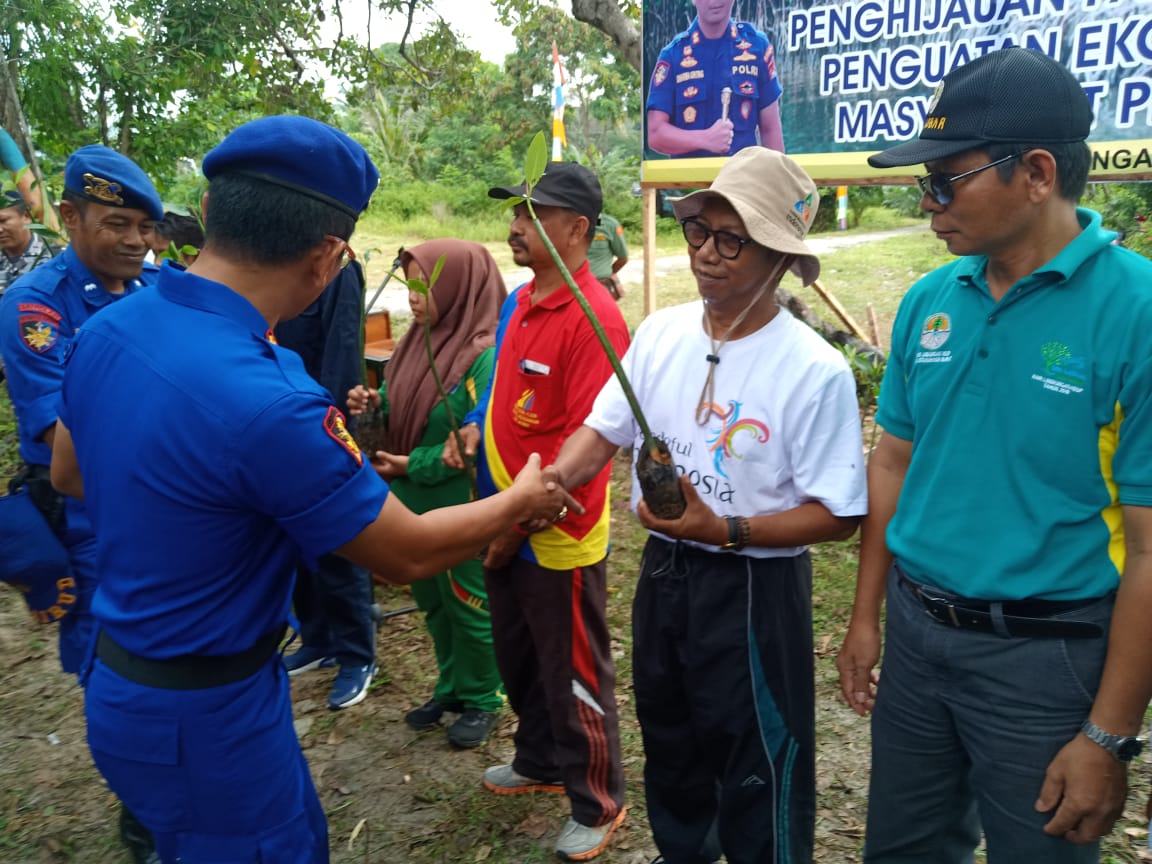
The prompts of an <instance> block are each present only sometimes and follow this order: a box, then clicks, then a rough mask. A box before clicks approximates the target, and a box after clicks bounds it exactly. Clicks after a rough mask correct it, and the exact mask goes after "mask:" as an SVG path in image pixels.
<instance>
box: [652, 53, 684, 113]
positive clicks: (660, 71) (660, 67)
mask: <svg viewBox="0 0 1152 864" xmlns="http://www.w3.org/2000/svg"><path fill="white" fill-rule="evenodd" d="M679 38H680V37H679V36H677V37H676V39H673V40H672V41H671V42H669V43H668V44H667V45H665V46H664V50H663V51H661V52H660V57H659V58H658V59H657V61H656V65H655V66H654V67H653V69H652V80H651V82H649V84H648V105H647V110H648V111H663V112H664V113H665V114H667V115H668V116H669V117H671V116H672V113H673V112H674V111H675V110H676V92H675V91H676V85H675V82H673V81H672V80H670V79H671V78H672V61H673V59H674V57H673V53H674V50H675V48H676V45H677V42H678V41H679Z"/></svg>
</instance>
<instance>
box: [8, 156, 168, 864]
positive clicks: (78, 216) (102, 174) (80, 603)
mask: <svg viewBox="0 0 1152 864" xmlns="http://www.w3.org/2000/svg"><path fill="white" fill-rule="evenodd" d="M60 215H61V217H62V218H63V220H64V225H65V227H67V229H68V233H69V237H70V244H69V246H68V248H67V249H66V250H65V251H64V252H63V253H62V254H61V255H59V256H58V257H56V258H54V259H52V260H50V261H48V262H46V263H44V264H42V265H40V266H39V267H37V268H36V269H35V270H32V271H31V272H30V273H27V274H25V275H24V276H21V277H20V278H19V279H17V280H16V281H15V282H13V283H12V285H11V286H10V287H9V288H8V290H7V291H6V292H5V293H4V296H3V298H2V299H0V353H2V354H3V357H4V365H5V368H6V370H7V374H8V392H9V394H10V395H11V397H12V408H13V410H14V412H15V414H16V425H17V432H18V436H19V440H20V458H21V459H22V460H23V461H24V468H23V471H22V472H21V479H22V481H23V483H24V485H26V486H27V488H28V490H29V493H30V494H31V497H32V498H33V500H34V501H35V502H36V504H37V506H38V507H39V508H40V510H41V512H42V513H43V514H44V515H45V517H46V518H47V519H48V521H49V524H50V525H51V526H52V527H53V529H54V530H55V532H56V534H57V536H58V537H59V538H60V539H61V540H62V541H63V542H64V545H65V546H66V547H67V549H68V557H69V565H70V570H71V573H70V574H69V576H68V578H71V579H72V580H73V583H74V586H75V587H74V592H73V593H74V595H75V599H74V602H73V603H72V605H71V608H70V611H69V612H68V614H67V615H65V616H64V617H63V618H61V619H60V623H59V627H60V665H61V666H62V667H63V669H64V671H65V672H71V673H78V672H79V671H80V667H81V664H82V662H83V660H84V657H85V655H86V653H87V651H88V648H89V646H90V644H91V642H92V639H93V634H94V630H95V627H94V623H93V619H92V616H91V611H90V604H91V601H92V595H93V593H94V592H95V590H96V583H97V579H96V572H95V567H96V541H95V538H94V537H93V534H92V526H91V524H90V523H89V519H88V514H87V513H86V512H85V509H84V504H83V503H82V502H80V501H75V500H67V501H65V500H64V499H62V498H61V497H60V496H59V495H58V494H56V493H55V492H54V491H53V490H52V489H51V487H50V485H49V480H48V469H49V464H50V462H51V459H52V440H53V436H54V431H55V426H56V414H57V400H58V398H59V395H60V387H61V382H62V380H63V378H64V362H63V361H64V357H65V355H66V353H67V351H68V348H69V346H70V345H71V344H72V341H73V340H74V339H75V337H76V333H77V331H78V330H79V329H80V328H81V326H83V325H84V324H85V323H86V322H87V321H88V319H89V318H91V317H92V316H93V315H94V314H96V313H97V312H99V311H100V310H101V309H104V308H105V307H107V306H111V305H113V304H114V303H117V302H119V301H120V300H121V299H122V298H124V297H126V296H128V295H130V294H133V293H134V292H136V291H138V290H139V289H141V288H143V287H144V286H146V285H150V284H151V283H152V282H154V281H155V279H156V273H157V269H156V268H155V267H154V266H153V265H151V264H147V263H145V261H144V256H145V255H146V254H147V253H148V249H149V246H148V240H149V237H150V235H151V232H152V227H153V225H154V223H155V221H156V220H157V219H159V218H161V217H162V216H163V215H164V211H163V207H162V206H161V204H160V196H159V195H157V193H156V187H155V186H153V185H152V181H151V180H149V179H148V176H147V175H146V174H145V173H144V172H143V171H142V170H140V167H139V166H138V165H136V163H135V162H133V161H132V160H131V159H129V158H128V157H127V156H124V155H122V154H120V153H117V152H115V151H114V150H110V149H109V148H107V147H101V146H99V145H90V146H87V147H81V148H80V149H79V150H77V151H76V152H74V153H73V154H72V155H71V156H70V157H68V161H67V163H66V164H65V166H64V195H63V199H62V201H61V202H60ZM121 834H122V836H123V838H124V841H125V843H126V844H127V845H128V846H129V848H130V849H131V850H132V852H133V854H134V855H135V856H136V859H137V861H147V860H148V855H149V853H150V851H151V841H150V840H149V839H148V838H147V835H146V833H144V832H142V831H141V830H140V828H139V826H138V825H136V824H135V823H134V822H133V820H132V818H131V814H128V813H125V814H124V818H123V819H122V822H121Z"/></svg>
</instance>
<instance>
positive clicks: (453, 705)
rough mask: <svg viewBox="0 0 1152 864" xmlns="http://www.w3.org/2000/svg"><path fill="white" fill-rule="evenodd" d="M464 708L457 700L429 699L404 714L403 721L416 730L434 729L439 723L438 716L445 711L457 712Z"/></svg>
mask: <svg viewBox="0 0 1152 864" xmlns="http://www.w3.org/2000/svg"><path fill="white" fill-rule="evenodd" d="M463 710H464V706H463V705H461V704H460V703H459V702H440V701H438V700H436V699H429V700H428V701H427V702H425V703H424V704H423V705H421V706H420V707H419V708H413V709H412V710H411V711H409V712H408V713H407V714H405V715H404V722H405V723H407V724H408V725H409V726H410V727H411V728H413V729H415V730H416V731H417V732H423V731H424V730H425V729H435V728H436V727H437V726H439V725H440V718H441V717H443V716H444V712H445V711H451V712H453V713H459V712H460V711H463Z"/></svg>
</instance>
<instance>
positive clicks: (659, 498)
mask: <svg viewBox="0 0 1152 864" xmlns="http://www.w3.org/2000/svg"><path fill="white" fill-rule="evenodd" d="M547 169H548V153H547V147H546V146H545V143H544V133H543V132H537V133H536V137H535V138H533V139H532V143H531V144H529V145H528V153H527V155H526V156H525V158H524V197H523V198H509V199H508V203H507V206H509V207H514V206H516V205H517V204H524V205H525V206H527V208H528V213H529V215H530V216H531V217H532V224H533V225H534V226H535V227H536V233H537V234H539V235H540V239H541V240H542V241H543V242H544V246H545V247H546V248H547V249H548V254H549V255H551V256H552V261H553V262H554V263H555V264H556V266H557V268H559V270H560V273H561V274H562V275H563V277H564V281H565V282H566V283H567V285H568V288H569V290H571V292H572V296H573V297H575V298H576V302H577V303H579V304H580V308H581V309H582V310H583V312H584V316H585V317H586V318H587V319H588V323H589V324H591V325H592V329H593V330H594V331H595V333H596V338H597V339H598V340H599V341H600V347H601V348H602V349H603V350H604V354H605V355H606V356H607V357H608V362H609V363H611V364H612V371H613V372H614V373H615V374H616V378H617V380H618V381H619V382H620V387H621V388H622V389H623V391H624V398H625V399H627V400H628V407H629V408H630V409H631V410H632V416H633V417H635V418H636V424H637V425H638V426H639V427H640V434H641V436H642V437H643V439H644V446H643V448H642V450H641V451H640V453H639V454H637V459H636V475H637V477H638V478H639V480H640V488H641V490H642V491H643V493H644V500H645V502H646V503H647V505H648V509H649V510H651V511H652V513H653V514H654V515H655V516H656V517H658V518H660V519H678V518H680V516H681V515H683V513H684V508H685V507H686V506H687V505H686V503H685V501H684V494H683V492H681V490H680V480H679V476H678V474H677V472H676V465H675V463H674V462H673V461H672V454H671V453H670V452H669V450H668V446H667V445H666V444H665V443H664V442H663V441H662V440H660V439H659V438H657V437H656V436H655V435H653V434H652V428H651V427H650V426H649V425H648V418H646V417H645V416H644V412H643V411H642V410H641V408H640V401H639V400H638V399H637V398H636V392H635V391H634V390H633V389H632V383H631V382H630V381H629V380H628V375H627V374H626V373H625V372H624V367H623V366H622V365H621V363H620V357H619V356H618V355H617V354H616V349H615V348H613V347H612V343H611V342H609V341H608V335H607V334H606V333H605V332H604V328H603V327H602V326H601V325H600V322H599V321H598V320H597V319H596V316H595V315H594V314H593V312H592V307H591V306H590V305H589V303H588V298H587V297H585V296H584V292H583V291H581V290H580V286H578V285H577V284H576V280H575V279H573V278H572V274H571V273H570V272H569V271H568V267H567V266H566V265H565V264H564V261H563V259H561V257H560V253H559V252H557V251H556V247H555V246H554V245H552V241H551V240H550V239H549V238H548V234H547V233H546V232H545V231H544V226H543V225H541V224H540V219H539V218H538V217H537V216H536V210H535V208H534V207H533V206H532V188H533V187H534V186H535V185H536V184H537V183H539V182H540V178H541V177H543V176H544V174H545V172H546V171H547Z"/></svg>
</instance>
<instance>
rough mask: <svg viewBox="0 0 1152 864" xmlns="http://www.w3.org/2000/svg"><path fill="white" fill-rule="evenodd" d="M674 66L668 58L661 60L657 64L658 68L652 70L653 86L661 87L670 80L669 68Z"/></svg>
mask: <svg viewBox="0 0 1152 864" xmlns="http://www.w3.org/2000/svg"><path fill="white" fill-rule="evenodd" d="M671 68H672V67H671V66H670V65H669V63H668V61H667V60H661V61H660V62H659V63H657V64H656V68H655V69H653V70H652V86H653V87H659V86H660V85H661V84H663V83H664V82H665V81H667V80H668V70H669V69H671Z"/></svg>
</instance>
